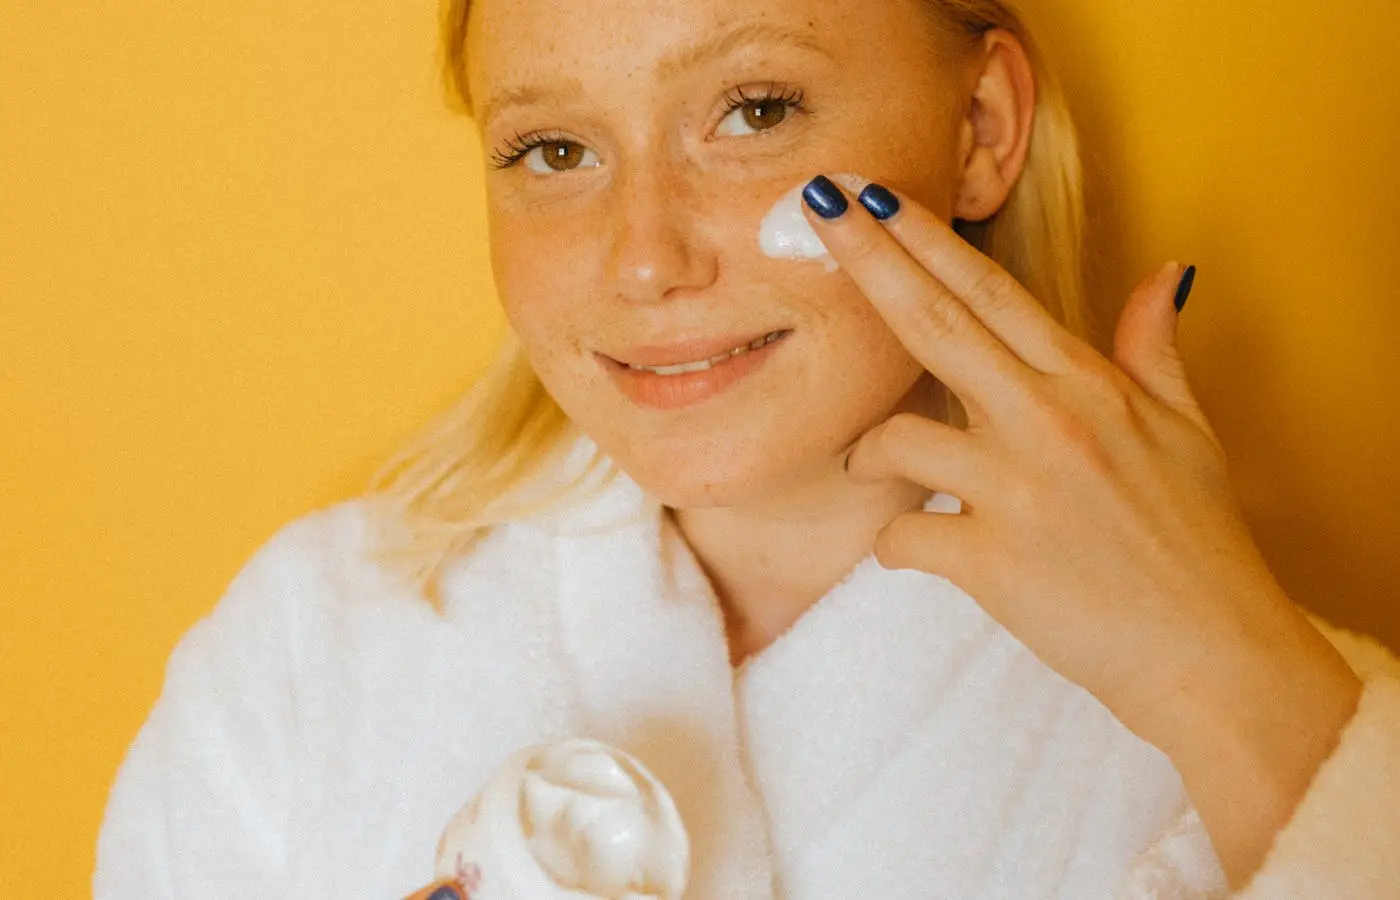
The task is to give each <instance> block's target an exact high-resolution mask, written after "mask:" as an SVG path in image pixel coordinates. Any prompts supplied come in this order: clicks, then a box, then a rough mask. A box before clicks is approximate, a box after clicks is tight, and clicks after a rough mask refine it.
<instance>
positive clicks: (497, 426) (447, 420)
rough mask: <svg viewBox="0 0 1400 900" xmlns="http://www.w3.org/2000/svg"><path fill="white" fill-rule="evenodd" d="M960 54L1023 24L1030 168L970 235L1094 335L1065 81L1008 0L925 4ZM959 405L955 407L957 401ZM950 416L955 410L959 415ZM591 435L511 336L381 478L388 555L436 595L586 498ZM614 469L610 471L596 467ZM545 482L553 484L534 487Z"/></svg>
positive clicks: (448, 8) (448, 73)
mask: <svg viewBox="0 0 1400 900" xmlns="http://www.w3.org/2000/svg"><path fill="white" fill-rule="evenodd" d="M925 6H926V7H927V9H928V10H929V12H930V14H931V18H932V21H933V22H934V24H935V26H936V28H937V30H938V31H939V32H940V33H941V34H942V35H943V36H945V37H946V38H948V39H950V41H951V43H952V44H953V45H954V49H955V50H962V51H971V50H973V49H975V48H976V47H977V46H979V45H980V41H981V38H982V37H983V35H985V34H986V33H987V32H988V31H991V30H993V29H1004V30H1006V31H1008V32H1011V33H1012V34H1014V35H1015V36H1016V37H1017V39H1018V40H1019V41H1020V42H1021V45H1022V46H1023V47H1024V48H1025V51H1026V53H1027V55H1028V56H1029V59H1030V62H1031V65H1032V66H1033V68H1034V72H1035V77H1036V85H1037V96H1036V105H1035V115H1034V127H1033V131H1032V135H1031V142H1030V151H1029V154H1028V156H1027V160H1026V166H1025V169H1024V171H1023V173H1022V175H1021V178H1020V179H1019V181H1018V182H1017V184H1016V186H1015V187H1014V188H1013V190H1012V191H1011V194H1010V196H1009V198H1008V199H1007V202H1006V203H1005V204H1004V205H1003V207H1002V208H1001V210H1000V211H999V212H997V214H996V215H994V216H993V217H992V218H991V219H989V220H987V221H986V222H978V223H965V222H959V223H957V227H958V230H959V232H960V233H961V234H962V235H963V236H964V237H965V238H966V239H968V240H969V241H971V242H972V243H973V244H975V245H976V246H978V247H979V248H980V249H981V250H982V251H983V252H984V253H986V254H987V255H988V256H990V257H991V258H992V259H994V260H996V261H997V262H998V263H999V264H1001V266H1003V267H1004V268H1005V269H1006V270H1007V271H1009V272H1010V273H1011V274H1012V275H1014V276H1015V277H1016V279H1017V280H1018V281H1020V282H1021V283H1022V284H1023V285H1025V286H1026V287H1027V289H1029V291H1030V292H1031V294H1032V295H1033V296H1035V297H1036V298H1038V299H1039V300H1040V301H1041V303H1043V304H1044V306H1045V308H1046V309H1047V310H1048V311H1049V312H1050V314H1051V315H1052V316H1054V318H1055V319H1056V320H1058V321H1059V322H1060V323H1061V324H1063V325H1064V326H1065V327H1066V328H1067V329H1068V330H1069V331H1071V332H1072V333H1074V334H1076V335H1078V336H1080V337H1084V338H1086V339H1088V338H1089V337H1090V330H1091V327H1092V323H1091V322H1090V317H1089V312H1088V309H1087V308H1086V305H1085V303H1084V299H1083V286H1082V279H1083V274H1082V256H1083V234H1084V212H1083V209H1084V203H1083V186H1082V180H1081V173H1080V163H1079V148H1078V140H1077V137H1076V135H1075V130H1074V125H1073V122H1072V121H1071V119H1070V114H1069V108H1068V105H1067V103H1066V101H1065V97H1064V94H1063V93H1062V90H1061V88H1060V84H1059V81H1058V80H1057V79H1056V78H1055V76H1054V73H1053V72H1052V71H1051V70H1050V68H1049V67H1048V66H1047V64H1046V62H1045V59H1044V57H1043V56H1042V55H1041V53H1040V51H1039V49H1038V47H1037V45H1036V43H1035V41H1034V40H1033V39H1032V37H1031V35H1030V33H1029V31H1028V30H1027V28H1026V25H1025V22H1024V20H1023V19H1022V17H1021V16H1020V15H1019V14H1018V13H1017V11H1016V10H1015V8H1014V6H1013V5H1012V3H1011V2H1008V0H925ZM470 13H471V0H441V8H440V23H439V24H440V28H441V39H442V43H441V50H442V73H443V77H444V83H445V86H446V89H447V93H448V96H449V98H450V99H449V102H450V104H451V105H453V106H454V107H456V108H458V109H459V110H462V111H467V112H469V110H470V94H469V92H468V84H467V75H466V66H465V56H466V33H467V22H468V18H469V16H470ZM950 408H951V407H950ZM951 414H952V413H950V415H951ZM579 436H580V435H579V434H578V432H577V431H576V430H575V428H574V427H573V425H572V423H571V422H570V421H569V419H568V417H567V416H565V414H564V412H563V411H562V410H561V409H560V408H559V407H558V405H557V404H555V402H554V400H553V399H552V398H551V397H550V396H549V394H548V393H547V392H546V391H545V389H544V386H543V385H542V384H541V383H540V381H539V379H538V378H537V377H536V376H535V374H534V372H533V370H532V369H531V368H530V364H529V362H528V360H527V359H526V357H525V354H524V351H523V349H522V348H521V346H520V343H519V341H518V340H517V339H516V338H515V337H514V335H513V334H510V333H509V332H507V335H506V337H505V339H504V341H503V342H502V344H501V346H500V348H499V349H498V351H497V354H496V357H495V360H494V362H493V363H492V364H491V366H490V368H489V369H488V370H487V372H486V374H485V375H484V376H483V377H482V378H481V379H480V380H479V381H478V382H477V383H476V384H475V385H474V386H473V387H472V388H471V390H470V391H468V393H467V394H466V396H465V397H464V398H463V399H462V401H461V402H460V403H458V404H457V405H456V406H455V407H453V408H452V409H450V410H448V411H447V412H446V413H445V414H444V415H443V416H441V417H440V418H439V419H438V420H437V421H436V422H434V423H432V424H431V425H430V426H429V427H428V428H427V429H426V430H425V431H424V432H423V434H421V435H420V436H419V437H418V438H417V439H416V440H415V441H414V442H413V443H411V444H410V445H409V446H408V447H407V448H405V449H404V450H403V452H401V453H400V454H399V455H398V456H396V457H395V458H394V459H392V460H390V461H389V462H388V463H387V464H386V465H385V466H384V467H383V468H382V469H381V470H380V471H379V472H378V473H377V474H376V475H375V477H374V478H373V480H372V482H371V486H370V491H371V493H372V494H374V495H375V496H377V497H378V498H379V499H381V500H383V501H385V502H387V503H389V504H390V505H391V506H392V507H394V508H395V510H396V511H397V512H398V513H399V517H398V520H399V521H401V522H404V523H406V524H407V526H408V527H407V528H406V529H405V531H404V532H403V534H405V535H406V539H405V540H402V541H400V542H399V543H398V544H397V545H396V546H394V547H393V548H392V549H391V550H390V551H389V553H390V555H391V556H392V557H393V558H394V559H395V560H396V561H397V562H398V563H399V564H400V565H402V566H405V567H407V569H408V570H409V571H410V572H411V573H412V575H413V576H414V577H416V578H417V579H418V580H419V581H420V583H422V584H423V585H424V586H425V588H426V589H427V590H428V593H429V595H430V596H432V595H433V590H432V587H433V584H434V582H435V577H436V575H437V574H438V572H439V571H440V569H441V568H442V566H443V565H444V564H445V563H446V562H447V561H449V560H451V559H453V558H456V557H459V556H461V555H463V554H465V553H468V552H470V550H471V548H472V547H473V546H474V545H475V544H476V542H477V541H478V540H479V539H480V538H482V537H483V536H484V535H486V534H487V533H488V532H489V531H490V530H491V528H493V527H494V526H496V525H499V524H502V523H505V522H508V521H511V520H513V519H518V518H521V517H524V516H528V515H531V514H534V513H536V512H539V511H541V510H544V509H547V508H549V507H551V506H554V505H557V504H559V503H561V502H564V501H565V500H566V499H569V498H571V497H572V498H574V499H583V498H582V497H581V496H580V491H579V488H580V486H581V485H583V484H585V483H591V484H594V485H602V484H605V483H606V480H607V477H608V476H607V470H608V468H609V466H610V464H609V463H608V461H607V460H605V459H603V458H601V457H600V458H596V459H594V460H593V461H592V463H591V464H590V465H588V466H587V467H586V468H584V469H583V470H581V471H579V472H578V473H576V477H572V478H566V479H555V480H554V481H553V482H552V483H551V482H550V481H549V479H547V478H543V476H546V475H548V474H551V473H556V472H558V471H559V470H560V467H561V466H562V464H563V461H564V457H565V455H566V454H567V453H568V451H569V450H570V449H571V447H572V446H573V445H574V442H575V441H576V439H577V438H578V437H579ZM600 470H601V471H602V472H603V475H604V477H603V478H602V479H601V480H600V479H598V478H597V477H595V476H597V475H598V474H599V472H600ZM542 479H543V483H545V484H548V485H549V487H547V488H546V489H545V490H533V491H532V490H529V489H528V488H529V486H531V485H538V484H540V483H542Z"/></svg>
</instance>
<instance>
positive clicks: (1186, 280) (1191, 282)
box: [1176, 266, 1196, 313]
mask: <svg viewBox="0 0 1400 900" xmlns="http://www.w3.org/2000/svg"><path fill="white" fill-rule="evenodd" d="M1195 284H1196V267H1195V266H1187V267H1186V271H1185V272H1184V273H1183V274H1182V276H1181V282H1180V283H1179V284H1178V285H1177V286H1176V311H1177V312H1178V313H1180V312H1181V310H1182V308H1183V307H1185V306H1186V301H1187V299H1188V298H1189V297H1190V296H1191V288H1192V287H1194V286H1195Z"/></svg>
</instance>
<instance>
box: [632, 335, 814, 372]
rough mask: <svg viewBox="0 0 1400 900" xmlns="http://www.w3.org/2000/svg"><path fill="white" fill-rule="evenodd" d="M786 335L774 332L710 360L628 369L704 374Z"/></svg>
mask: <svg viewBox="0 0 1400 900" xmlns="http://www.w3.org/2000/svg"><path fill="white" fill-rule="evenodd" d="M785 333H786V332H782V331H774V332H773V333H771V334H766V335H764V336H763V337H761V338H759V339H757V340H755V341H754V342H753V343H751V344H744V345H743V346H741V347H735V348H734V349H733V350H726V351H724V352H723V353H721V354H719V355H718V356H712V357H710V358H709V359H702V360H700V361H698V362H692V363H681V364H680V365H675V366H639V365H637V364H636V363H628V364H627V368H629V369H631V370H632V371H634V372H652V373H655V374H657V375H685V374H687V373H689V372H703V371H705V370H706V369H713V368H714V367H715V366H716V365H718V364H719V363H722V362H725V361H726V360H730V359H733V358H734V357H736V356H743V355H744V354H745V353H748V352H749V351H751V350H761V349H763V348H764V347H766V346H768V345H769V344H771V343H773V342H774V341H776V340H777V339H778V338H780V337H782V336H783V335H784V334H785Z"/></svg>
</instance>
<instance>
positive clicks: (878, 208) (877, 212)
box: [859, 184, 899, 222]
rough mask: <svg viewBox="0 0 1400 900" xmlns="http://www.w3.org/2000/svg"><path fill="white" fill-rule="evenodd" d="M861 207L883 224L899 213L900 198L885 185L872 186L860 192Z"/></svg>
mask: <svg viewBox="0 0 1400 900" xmlns="http://www.w3.org/2000/svg"><path fill="white" fill-rule="evenodd" d="M859 199H860V205H861V206H864V207H865V208H866V209H868V210H869V211H870V214H871V215H872V216H874V217H875V218H877V219H879V220H880V221H881V222H883V221H885V220H886V219H889V218H893V216H894V214H895V213H897V212H899V198H898V197H896V196H895V195H894V194H892V193H890V191H889V189H888V188H886V187H884V186H883V185H878V184H872V185H870V186H869V187H867V188H866V189H865V190H863V191H861V192H860V198H859Z"/></svg>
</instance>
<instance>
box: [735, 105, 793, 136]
mask: <svg viewBox="0 0 1400 900" xmlns="http://www.w3.org/2000/svg"><path fill="white" fill-rule="evenodd" d="M743 112H744V124H746V125H748V126H749V127H750V128H752V129H753V130H754V131H766V130H767V129H769V128H776V127H777V126H779V125H781V124H783V122H784V121H786V119H787V117H788V112H789V109H788V104H786V103H783V102H782V101H780V100H750V101H748V102H747V103H745V104H744V106H743Z"/></svg>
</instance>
